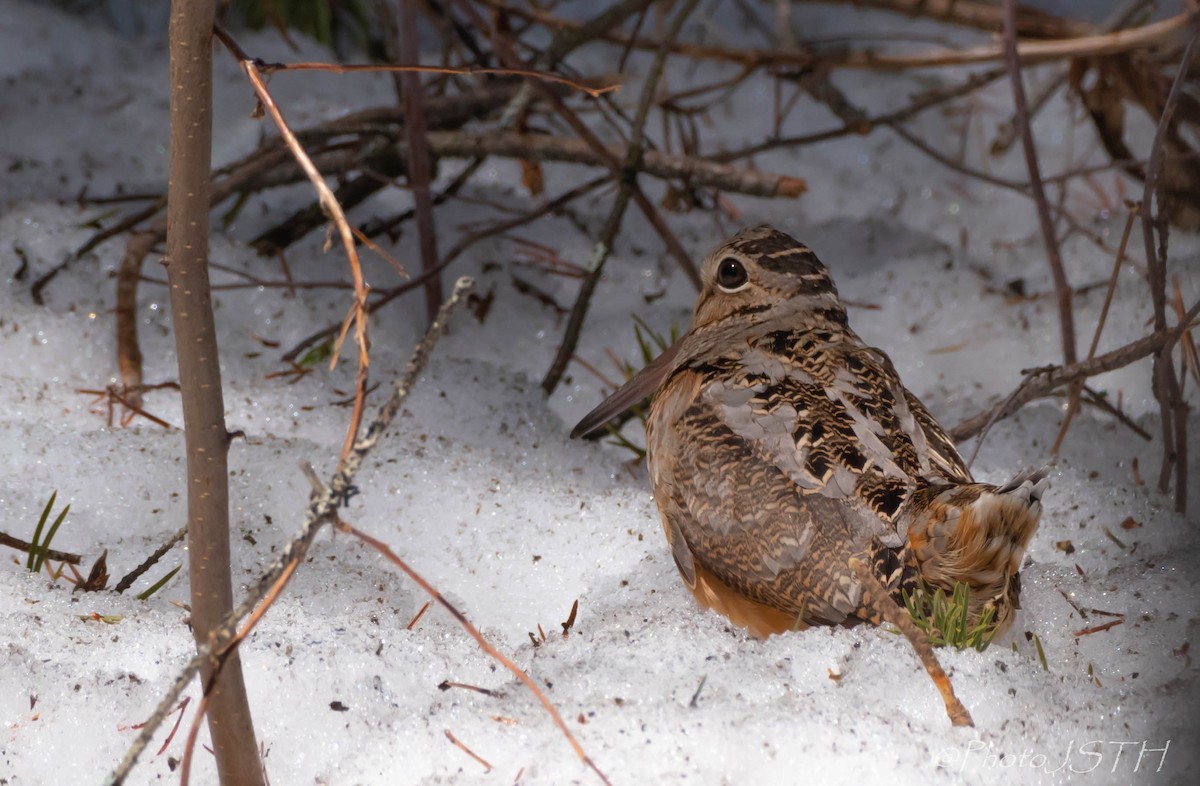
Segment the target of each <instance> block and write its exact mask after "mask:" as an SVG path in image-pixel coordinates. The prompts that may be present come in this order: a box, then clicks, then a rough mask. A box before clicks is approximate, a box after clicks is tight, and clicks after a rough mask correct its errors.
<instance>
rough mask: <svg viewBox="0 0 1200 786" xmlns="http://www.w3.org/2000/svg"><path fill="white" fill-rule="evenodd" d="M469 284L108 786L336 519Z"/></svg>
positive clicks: (459, 288) (464, 282) (459, 289)
mask: <svg viewBox="0 0 1200 786" xmlns="http://www.w3.org/2000/svg"><path fill="white" fill-rule="evenodd" d="M472 285H473V282H472V281H471V279H469V278H462V279H459V281H458V283H457V284H456V285H455V288H454V291H453V293H452V294H451V296H450V298H449V299H448V300H447V301H446V303H445V304H443V306H442V310H441V312H440V313H439V314H438V318H437V319H436V320H434V322H433V324H431V325H430V326H429V329H428V330H427V331H426V333H425V338H424V339H423V340H422V341H421V343H420V344H418V345H417V348H416V349H415V350H414V351H413V356H412V358H411V359H410V360H409V362H408V365H407V366H406V367H405V369H404V373H403V375H402V376H401V378H400V379H399V380H398V381H397V382H396V385H395V387H394V389H393V391H392V395H391V397H390V398H389V399H388V400H387V402H386V403H385V404H384V406H383V407H381V408H380V410H379V413H378V414H377V415H376V417H375V420H374V421H372V423H371V425H370V427H368V428H367V430H366V432H365V433H364V434H363V435H362V436H361V437H359V439H358V440H357V441H356V442H355V444H354V449H353V450H352V451H351V452H350V454H349V455H348V456H347V458H346V460H345V461H343V462H341V463H340V464H339V467H338V470H337V471H336V472H335V473H334V476H333V478H332V479H331V480H330V482H329V483H328V485H324V486H323V488H322V489H321V492H320V493H319V494H315V495H314V497H313V499H312V500H311V501H310V502H309V505H308V510H307V514H306V516H305V520H304V524H303V525H302V527H301V529H300V532H299V533H298V534H297V535H296V536H295V537H294V538H292V540H291V541H290V542H289V543H288V544H287V546H286V547H285V548H284V549H283V551H282V553H281V554H280V556H279V559H277V560H276V561H275V563H274V564H272V565H271V566H270V567H269V568H268V569H267V570H266V571H265V572H264V573H263V574H262V576H260V577H259V579H258V582H257V583H256V584H255V585H254V588H253V589H252V590H251V591H250V592H249V593H248V595H247V597H246V598H245V599H243V600H242V602H241V603H240V604H238V606H237V607H236V608H234V610H233V611H232V612H230V613H229V614H227V615H226V616H225V618H224V620H223V621H222V623H221V625H220V626H219V628H218V629H217V630H216V631H215V632H214V634H213V636H212V637H211V638H210V640H209V641H208V642H207V643H205V644H202V645H201V646H199V647H197V651H196V655H195V656H193V657H192V658H191V660H189V661H188V662H187V664H186V665H185V666H184V667H183V670H182V671H181V672H180V674H179V676H178V677H176V679H175V682H174V683H172V685H171V687H170V688H168V689H167V690H166V691H165V692H164V695H163V698H162V699H161V700H160V701H159V704H158V706H157V707H156V708H155V711H154V713H153V714H152V715H151V716H150V718H149V719H148V720H147V721H146V722H145V723H144V724H143V725H142V728H141V730H140V731H139V732H138V736H137V738H136V739H135V740H134V741H133V744H132V745H130V747H129V750H128V751H127V752H126V754H125V757H124V758H123V759H122V760H121V763H120V764H119V765H118V767H117V769H116V770H114V772H113V774H112V776H111V777H110V778H109V779H108V781H107V784H109V786H117V784H120V783H123V782H124V780H125V778H126V776H128V774H129V772H130V770H131V769H132V768H133V765H134V764H136V763H137V760H138V757H139V756H141V754H142V751H144V750H145V748H146V746H147V745H148V744H149V742H150V739H151V738H152V737H153V736H154V733H155V731H157V730H158V727H159V725H161V724H162V721H163V719H164V718H166V716H167V714H168V713H169V712H170V711H171V708H172V707H173V706H175V703H176V701H177V700H178V698H179V695H180V694H181V693H182V692H183V690H184V689H185V688H186V687H187V686H188V684H189V683H190V682H191V681H192V678H193V677H194V676H195V675H196V673H197V671H199V669H200V668H201V667H202V666H204V665H205V664H207V663H209V662H210V661H212V660H213V659H214V658H217V657H222V658H223V657H227V645H228V643H229V642H230V641H232V640H233V639H234V637H235V635H236V634H237V625H238V622H239V621H240V620H241V619H243V618H244V617H246V616H247V615H248V614H250V612H251V611H253V610H254V609H255V607H256V606H257V605H258V604H259V602H260V601H261V600H263V598H265V597H267V594H268V593H269V592H270V591H271V589H272V588H273V587H274V586H275V584H276V583H277V582H278V581H279V580H280V579H281V578H282V577H284V576H285V574H287V573H290V572H291V571H292V570H294V569H295V566H296V565H298V564H300V563H301V561H302V560H303V559H304V555H305V554H307V553H308V548H309V546H310V545H311V544H312V542H313V539H314V538H316V536H317V533H319V532H320V531H321V528H322V527H324V526H325V525H326V524H328V523H330V522H332V521H334V520H336V519H337V512H338V510H339V508H341V507H342V506H343V505H344V504H345V503H346V499H347V495H348V493H349V491H350V489H351V488H352V487H353V485H354V478H355V476H356V475H357V474H358V470H359V469H360V468H361V467H362V464H363V461H365V460H366V457H367V456H368V455H369V454H370V452H371V450H372V449H374V447H375V445H376V444H377V443H378V442H379V439H380V438H381V437H382V436H383V433H384V432H385V431H386V430H387V428H388V426H389V425H391V422H392V420H393V419H394V418H395V416H396V413H397V412H399V410H400V407H401V406H402V405H403V404H404V401H405V400H406V399H407V398H408V396H409V394H410V393H411V392H412V388H413V385H414V384H416V381H417V377H418V376H420V374H421V371H422V370H423V369H424V368H425V364H426V363H427V362H428V360H429V356H430V353H431V352H432V351H433V347H434V344H436V343H437V340H438V338H439V337H440V336H441V334H442V333H443V332H444V330H445V327H446V321H447V320H448V319H449V317H450V314H451V313H452V312H453V309H454V308H455V307H456V306H457V305H458V304H459V303H460V302H461V301H462V299H463V298H464V297H465V296H466V294H467V292H468V291H469V290H470V288H471V286H472Z"/></svg>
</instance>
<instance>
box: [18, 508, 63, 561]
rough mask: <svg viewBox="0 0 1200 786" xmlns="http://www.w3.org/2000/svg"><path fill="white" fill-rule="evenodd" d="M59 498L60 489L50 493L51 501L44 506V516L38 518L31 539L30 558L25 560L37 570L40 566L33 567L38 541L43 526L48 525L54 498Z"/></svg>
mask: <svg viewBox="0 0 1200 786" xmlns="http://www.w3.org/2000/svg"><path fill="white" fill-rule="evenodd" d="M57 498H58V490H57V489H55V490H54V493H53V494H51V495H50V501H49V502H47V503H46V507H44V508H42V517H41V518H40V519H38V523H37V528H36V529H34V531H33V537H32V538H31V539H30V540H29V558H28V559H26V560H25V567H27V568H29V569H30V570H33V571H36V570H38V568H35V567H33V564H34V560H36V559H37V554H38V551H39V549H38V541H39V540H40V539H41V537H42V527H44V526H46V519H48V518H50V510H51V509H52V508H53V507H54V500H56V499H57Z"/></svg>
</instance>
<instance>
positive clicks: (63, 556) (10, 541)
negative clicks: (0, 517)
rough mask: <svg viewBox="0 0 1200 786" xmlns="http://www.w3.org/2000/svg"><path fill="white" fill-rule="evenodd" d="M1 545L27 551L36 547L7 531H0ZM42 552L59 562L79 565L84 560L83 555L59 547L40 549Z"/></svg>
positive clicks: (46, 557)
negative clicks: (61, 549)
mask: <svg viewBox="0 0 1200 786" xmlns="http://www.w3.org/2000/svg"><path fill="white" fill-rule="evenodd" d="M0 546H8V547H9V548H11V549H16V550H17V551H24V552H26V553H28V552H29V550H30V549H32V548H34V545H33V544H32V543H30V542H29V541H27V540H21V539H20V538H14V537H13V536H12V535H9V534H8V533H6V532H0ZM39 549H40V547H39ZM40 553H41V554H42V555H43V557H44V558H45V559H52V560H58V561H59V562H65V563H67V564H68V565H78V564H79V563H80V562H83V557H81V556H79V555H78V554H71V553H70V552H67V551H59V550H58V549H46V550H45V551H40Z"/></svg>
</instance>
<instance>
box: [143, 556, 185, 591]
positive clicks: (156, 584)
mask: <svg viewBox="0 0 1200 786" xmlns="http://www.w3.org/2000/svg"><path fill="white" fill-rule="evenodd" d="M182 567H183V565H182V564H180V565H176V566H175V567H174V568H173V569H172V570H171V572H170V573H168V574H167V575H165V576H163V577H162V578H161V579H159V580H158V581H156V582H154V585H153V586H151V587H150V589H148V590H146V591H145V592H141V593H138V600H150V596H152V595H153V594H154V593H156V592H158V591H159V590H160V589H162V588H163V585H164V584H166V583H167V582H168V581H170V580H171V579H172V578H174V576H175V574H176V573H178V572H179V569H180V568H182Z"/></svg>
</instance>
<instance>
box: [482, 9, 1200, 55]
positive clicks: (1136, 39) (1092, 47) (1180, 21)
mask: <svg viewBox="0 0 1200 786" xmlns="http://www.w3.org/2000/svg"><path fill="white" fill-rule="evenodd" d="M484 2H485V4H486V5H488V6H491V7H494V8H496V7H502V8H504V9H505V10H506V11H507V12H508V13H510V14H512V15H514V16H520V17H525V18H527V19H536V20H537V21H539V22H541V23H542V24H545V25H547V26H552V27H555V28H556V29H562V28H571V27H577V26H578V23H577V22H572V21H569V20H566V19H562V18H560V17H556V16H553V15H552V14H550V13H548V12H546V11H542V10H540V9H536V8H529V7H518V6H509V5H506V4H505V3H503V2H500V0H484ZM1198 16H1200V11H1197V10H1194V9H1190V10H1187V11H1185V12H1183V13H1181V14H1178V15H1176V16H1173V17H1170V18H1168V19H1164V20H1162V21H1161V22H1154V23H1152V24H1148V25H1144V26H1142V27H1137V28H1133V29H1130V30H1121V31H1118V32H1114V33H1106V34H1098V35H1090V36H1081V37H1078V38H1066V39H1061V40H1053V41H1023V42H1021V44H1020V46H1019V48H1018V55H1019V57H1020V59H1021V61H1022V62H1023V63H1026V64H1032V63H1041V62H1047V61H1051V60H1063V59H1070V58H1077V57H1089V56H1092V57H1098V56H1101V55H1111V54H1117V53H1120V52H1128V51H1131V50H1134V49H1144V48H1147V47H1150V46H1156V45H1158V44H1161V43H1163V42H1167V41H1170V40H1171V39H1172V38H1174V37H1175V35H1176V34H1177V33H1179V31H1181V30H1185V29H1187V27H1188V26H1189V25H1191V24H1192V22H1193V21H1194V20H1195V19H1196V18H1197V17H1198ZM604 38H605V40H608V41H612V42H614V43H618V44H632V45H633V46H635V47H637V48H639V49H649V50H654V49H657V48H658V45H659V42H658V41H656V40H654V39H651V38H644V37H630V36H628V35H626V34H624V33H620V32H609V33H606V34H605V35H604ZM670 50H671V53H672V54H676V55H682V56H684V57H688V58H691V59H697V60H715V61H718V62H725V63H738V64H741V65H749V66H754V67H768V66H778V65H787V66H800V67H815V66H819V65H824V66H827V67H829V68H856V69H877V70H907V69H912V68H935V67H944V66H961V65H969V64H972V63H994V62H998V61H1001V60H1003V59H1004V48H1003V46H1000V45H985V46H977V47H971V48H969V49H961V50H958V51H950V52H928V53H922V54H915V55H890V54H880V53H876V52H833V53H827V54H814V53H811V52H797V51H794V50H783V49H752V48H751V49H737V48H731V47H723V46H711V45H704V44H692V43H686V42H678V41H677V42H675V43H673V44H671V46H670Z"/></svg>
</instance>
